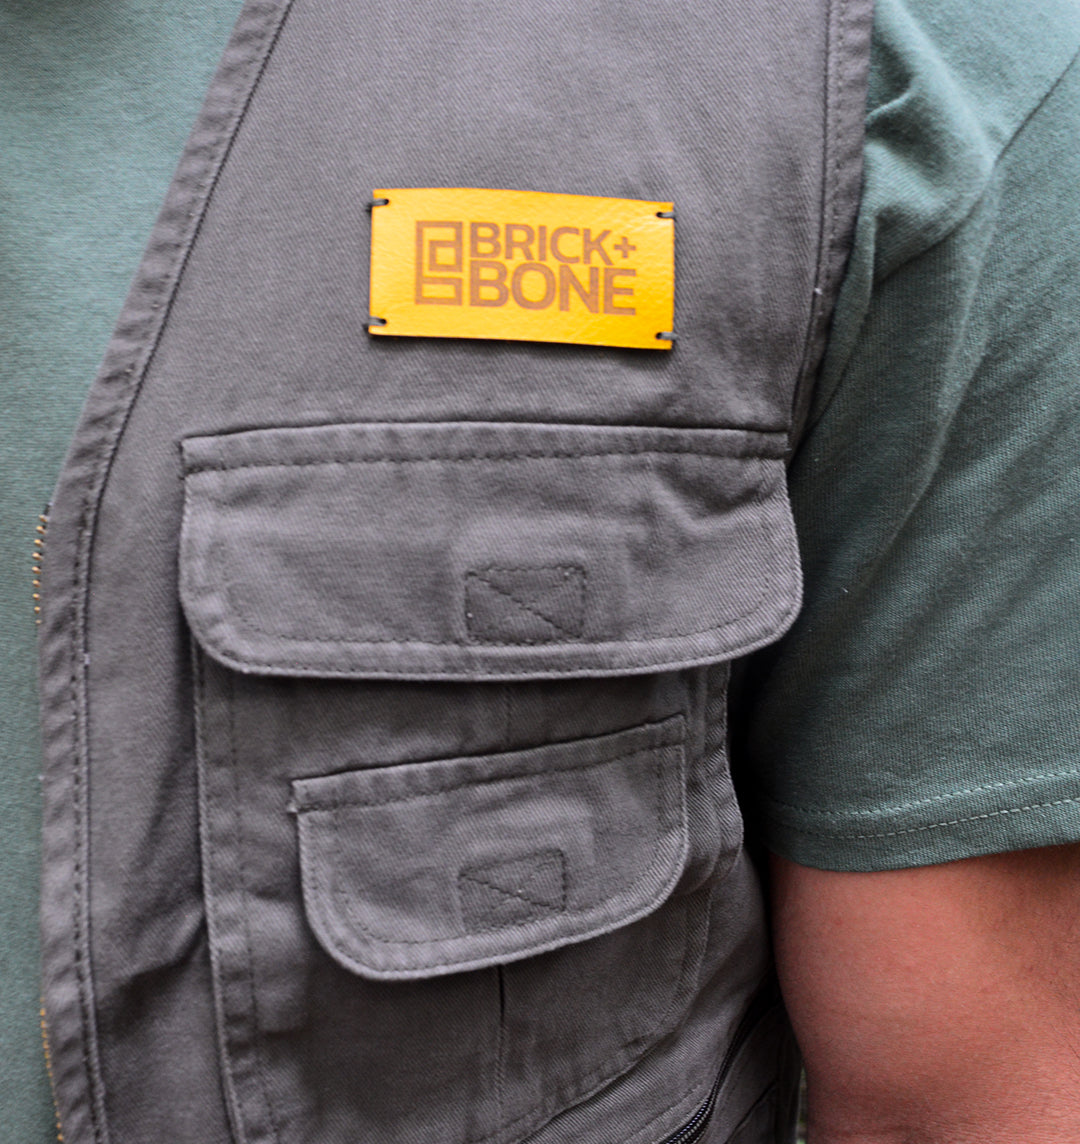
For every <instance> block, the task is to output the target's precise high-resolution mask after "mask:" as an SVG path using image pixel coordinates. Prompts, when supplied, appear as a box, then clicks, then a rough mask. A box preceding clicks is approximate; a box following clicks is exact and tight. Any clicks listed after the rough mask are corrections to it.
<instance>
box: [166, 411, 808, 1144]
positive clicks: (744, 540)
mask: <svg viewBox="0 0 1080 1144" xmlns="http://www.w3.org/2000/svg"><path fill="white" fill-rule="evenodd" d="M781 449H782V443H781V442H780V440H779V439H778V438H776V437H774V436H772V435H767V434H755V433H744V432H738V431H724V430H670V429H641V428H625V427H604V426H544V425H520V424H507V425H504V424H483V423H453V424H434V425H416V424H409V425H401V424H395V425H336V426H319V427H312V428H289V429H266V430H253V431H248V432H242V433H232V434H226V435H221V436H214V437H200V438H194V439H189V440H188V441H186V442H185V443H184V465H185V493H186V496H185V514H184V525H183V536H182V544H181V594H182V600H183V605H184V610H185V614H186V617H187V620H188V624H189V627H190V630H191V633H192V636H193V642H194V645H195V650H194V660H195V709H196V719H197V730H198V754H199V767H200V800H201V832H202V850H203V883H204V894H205V899H206V909H207V918H208V926H209V934H210V944H211V957H212V961H213V968H214V980H215V990H216V1000H217V1010H218V1020H219V1031H220V1042H221V1054H222V1068H223V1075H224V1078H225V1085H226V1090H227V1094H228V1098H229V1104H230V1108H231V1113H232V1116H233V1120H234V1131H235V1133H236V1136H237V1138H238V1139H239V1140H242V1141H245V1142H248V1144H256V1142H258V1144H263V1142H267V1144H269V1142H275V1144H285V1142H293V1141H297V1142H299V1141H305V1142H310V1141H318V1142H320V1144H322V1142H325V1144H346V1142H350V1144H351V1142H352V1141H354V1140H356V1139H367V1138H370V1139H378V1140H380V1141H384V1142H386V1144H398V1142H401V1144H405V1142H406V1141H407V1142H409V1144H427V1142H430V1144H475V1142H478V1141H487V1140H498V1141H511V1140H517V1139H522V1138H524V1137H525V1136H527V1135H529V1134H530V1133H533V1132H535V1131H536V1130H537V1129H538V1128H539V1127H540V1126H542V1125H543V1124H544V1123H546V1122H547V1121H549V1120H551V1119H552V1117H554V1116H556V1115H557V1114H558V1113H559V1112H561V1111H563V1110H565V1109H566V1108H568V1107H570V1106H572V1105H574V1104H575V1103H577V1102H580V1101H583V1100H584V1099H586V1098H587V1097H589V1096H591V1095H592V1094H594V1093H597V1092H598V1091H599V1090H601V1089H603V1087H604V1086H605V1085H608V1084H610V1083H611V1082H612V1081H613V1080H614V1078H617V1077H619V1076H621V1075H623V1074H625V1073H626V1072H627V1071H628V1070H629V1069H631V1068H632V1067H633V1065H634V1064H635V1063H636V1062H637V1061H638V1060H640V1059H641V1058H642V1056H643V1055H644V1054H646V1053H647V1052H648V1051H649V1050H650V1048H652V1047H653V1046H655V1045H656V1044H657V1043H659V1042H660V1041H661V1040H662V1039H663V1038H665V1037H666V1036H668V1035H669V1034H670V1033H671V1032H672V1031H673V1030H674V1029H676V1028H677V1027H678V1025H679V1023H680V1021H682V1020H683V1019H684V1017H685V1014H686V1011H687V1009H688V1006H689V1005H690V1004H691V1002H692V998H693V995H694V991H695V988H696V984H697V975H698V966H699V963H700V960H701V956H702V946H703V943H704V940H705V936H706V932H707V929H708V919H707V913H708V905H707V902H708V899H709V893H708V884H709V882H710V880H715V878H716V877H717V876H718V873H719V872H722V870H723V868H724V866H725V864H726V863H730V862H732V861H733V860H734V857H735V855H736V853H737V852H738V849H739V845H740V835H739V827H738V816H737V813H735V812H734V810H733V800H732V795H731V790H730V783H729V781H728V778H727V773H726V768H725V767H724V766H723V759H722V750H721V751H720V752H719V754H718V751H717V750H716V749H712V748H710V747H709V745H708V744H709V727H708V725H707V722H708V720H707V715H706V712H707V709H715V704H716V701H717V698H718V696H717V683H716V681H717V679H722V669H717V668H716V667H715V666H713V665H716V664H720V663H722V662H723V661H725V660H727V659H728V658H730V657H731V656H733V655H736V654H740V653H741V652H743V651H747V650H749V649H750V648H752V647H755V646H758V645H759V644H761V643H764V642H767V641H768V640H769V639H771V638H774V637H775V635H776V634H777V633H778V632H779V631H780V630H781V629H782V628H783V626H784V625H785V624H786V622H787V620H788V619H789V618H790V616H791V615H792V614H793V613H794V609H795V607H796V606H797V595H798V590H797V573H796V572H795V571H794V568H795V561H794V542H793V537H792V533H791V526H790V518H789V516H788V512H787V506H786V500H785V498H784V494H783V479H782V462H781V460H780V453H781ZM718 670H719V672H720V674H719V675H718ZM719 699H720V701H721V702H722V694H721V695H720V696H719ZM643 1119H645V1118H643Z"/></svg>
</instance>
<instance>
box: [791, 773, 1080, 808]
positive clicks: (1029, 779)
mask: <svg viewBox="0 0 1080 1144" xmlns="http://www.w3.org/2000/svg"><path fill="white" fill-rule="evenodd" d="M1074 778H1080V770H1076V769H1075V768H1074V769H1071V770H1067V771H1050V772H1048V773H1046V774H1041V775H1025V776H1023V777H1021V778H1018V779H1010V780H1008V781H1001V782H995V783H985V784H984V785H982V786H973V787H964V788H962V789H960V790H954V791H949V792H948V793H947V794H935V795H930V796H927V797H926V798H919V799H913V800H912V801H911V802H899V803H894V804H893V805H891V806H882V807H875V808H874V809H873V810H858V809H854V810H825V809H824V808H819V807H805V806H796V805H795V804H794V803H790V802H784V801H782V800H781V799H778V798H772V799H770V800H769V801H770V803H771V804H772V805H773V806H778V807H783V808H784V809H785V810H792V811H795V812H796V813H797V814H802V815H806V816H807V817H818V818H855V817H858V816H864V817H874V816H877V815H881V814H888V813H890V812H892V811H898V810H916V809H918V808H919V807H920V806H930V805H932V804H933V803H936V802H950V801H951V800H952V799H954V798H962V797H963V796H964V795H969V794H983V793H985V792H986V791H992V790H1011V789H1013V788H1015V787H1019V786H1023V785H1025V784H1026V785H1030V784H1032V783H1037V782H1044V781H1045V780H1047V779H1074Z"/></svg>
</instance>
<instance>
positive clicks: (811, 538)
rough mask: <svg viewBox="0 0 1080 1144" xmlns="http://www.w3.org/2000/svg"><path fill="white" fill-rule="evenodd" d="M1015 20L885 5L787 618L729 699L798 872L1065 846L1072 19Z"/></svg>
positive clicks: (1071, 755) (1079, 18)
mask: <svg viewBox="0 0 1080 1144" xmlns="http://www.w3.org/2000/svg"><path fill="white" fill-rule="evenodd" d="M931 7H933V11H934V17H933V19H930V18H929V17H927V18H920V9H926V11H927V12H930V9H931ZM972 7H973V8H978V7H980V6H972ZM950 8H955V12H954V13H953V16H954V17H955V20H954V22H953V23H952V24H950V18H951V17H950V15H949V12H948V11H945V10H947V9H950ZM1017 23H1018V22H1017V20H1016V16H1015V8H1014V7H1009V8H1007V7H1006V5H1005V4H1001V3H997V4H995V3H985V4H983V5H982V6H981V10H980V11H978V12H969V13H968V14H967V15H966V16H965V15H964V14H963V12H962V9H961V7H960V6H959V5H953V4H949V3H940V2H938V3H935V4H934V5H933V6H931V5H930V4H929V3H927V2H925V0H921V2H919V3H914V2H911V0H908V2H906V3H899V2H897V0H879V8H878V16H877V26H876V29H875V54H874V65H873V81H872V88H871V104H870V107H871V111H870V115H869V118H868V138H867V150H866V158H867V165H866V188H865V194H864V202H863V208H862V211H861V215H860V221H859V230H858V236H857V240H856V249H855V252H854V254H853V257H852V261H851V265H850V268H849V271H848V276H847V280H846V282H845V286H844V289H843V292H842V296H841V302H840V305H839V308H838V311H837V314H836V318H835V322H834V328H833V333H832V337H831V340H830V349H829V352H828V355H827V359H826V363H825V366H824V370H823V376H822V379H821V383H820V385H819V387H818V390H817V392H816V395H815V399H814V407H813V409H812V412H811V418H810V422H809V428H808V431H807V433H806V435H805V436H804V438H803V441H802V444H801V446H800V449H799V451H798V453H797V455H796V458H795V461H794V463H793V466H792V469H791V494H792V502H793V506H794V510H795V516H796V523H797V526H798V530H799V537H800V545H801V550H802V557H803V565H804V578H805V603H804V608H803V611H802V613H801V615H800V618H799V620H798V621H797V623H796V625H795V626H794V628H793V629H792V631H791V632H790V633H789V634H788V635H787V636H786V637H785V638H784V640H782V641H781V642H780V643H779V644H778V645H776V646H775V647H773V648H771V649H768V650H767V651H766V652H764V653H761V654H759V655H758V656H757V657H756V658H755V659H753V660H752V661H751V662H750V663H749V664H748V665H747V666H746V671H745V673H744V676H743V687H742V690H741V694H742V698H741V700H740V701H739V703H738V705H737V708H736V710H735V712H734V715H735V728H736V731H735V743H736V747H737V752H736V758H737V762H738V770H739V775H740V781H741V783H742V787H743V790H744V794H745V801H746V803H747V805H748V808H749V811H750V813H751V814H752V815H753V816H754V817H755V818H756V819H757V821H758V824H759V826H760V829H761V831H762V835H763V837H764V840H765V842H766V844H767V845H768V846H769V847H770V848H772V849H774V850H776V851H778V852H780V853H782V854H785V855H786V856H788V857H790V858H792V859H794V860H795V861H797V862H800V863H803V864H805V865H810V866H817V867H822V868H828V869H839V870H878V869H891V868H897V867H905V866H917V865H924V864H928V863H935V862H943V861H949V860H952V859H957V858H963V857H968V856H972V855H977V854H985V853H993V852H999V851H1005V850H1014V849H1022V848H1027V847H1034V846H1042V845H1049V844H1054V843H1063V842H1069V841H1074V840H1078V839H1080V148H1078V147H1077V140H1078V139H1080V65H1078V64H1077V63H1076V62H1075V60H1074V59H1073V58H1072V57H1073V56H1074V53H1075V51H1076V45H1077V43H1078V42H1080V15H1078V10H1077V9H1076V8H1075V6H1071V7H1070V6H1065V5H1061V4H1058V5H1054V4H1051V3H1045V4H1035V5H1033V6H1032V21H1031V22H1030V23H1029V24H1028V25H1027V26H1025V27H1023V28H1018V27H1014V26H1013V25H1016V24H1017ZM1070 61H1071V62H1070Z"/></svg>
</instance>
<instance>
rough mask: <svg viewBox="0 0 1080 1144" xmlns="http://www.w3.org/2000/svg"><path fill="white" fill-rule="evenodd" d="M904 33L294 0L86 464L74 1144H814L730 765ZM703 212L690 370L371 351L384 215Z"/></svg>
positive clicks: (60, 958)
mask: <svg viewBox="0 0 1080 1144" xmlns="http://www.w3.org/2000/svg"><path fill="white" fill-rule="evenodd" d="M869 24H870V12H869V4H868V3H865V2H863V0H852V2H842V0H832V2H831V3H829V2H826V0H798V2H797V3H794V4H792V3H784V4H781V3H771V2H770V3H765V4H755V5H745V4H737V3H727V2H725V3H719V4H709V5H696V4H684V5H676V6H674V7H672V6H671V5H670V4H668V5H664V6H660V5H653V4H629V5H628V4H615V3H606V2H605V3H596V4H590V5H584V6H583V5H579V4H568V3H566V4H563V3H555V4H545V5H536V6H524V5H495V4H474V3H459V2H457V0H453V2H450V3H444V4H440V5H432V6H426V5H422V6H411V7H405V8H393V7H386V6H376V5H368V4H366V3H352V2H348V0H293V3H292V4H287V3H278V2H272V0H252V2H250V3H248V4H247V5H246V7H245V8H244V10H243V13H242V15H241V17H240V20H239V23H238V25H237V28H236V31H235V33H234V36H233V39H232V41H231V43H230V46H229V48H228V50H227V52H226V55H225V58H224V60H223V62H222V65H221V68H220V70H219V73H218V75H217V77H216V78H215V80H214V82H213V85H212V87H211V90H210V92H209V95H208V97H207V101H206V104H205V107H204V110H203V113H202V115H201V118H200V120H199V123H198V124H197V126H196V129H195V131H194V133H193V135H192V138H191V141H190V144H189V146H188V149H187V151H186V153H185V156H184V158H183V160H182V163H181V166H180V169H179V171H178V174H177V176H176V179H175V181H174V184H173V186H172V188H171V190H170V192H169V196H168V199H167V202H166V204H165V207H164V210H163V213H162V216H161V219H160V221H159V224H158V226H157V229H156V230H155V233H154V236H153V238H152V241H151V243H150V247H149V249H148V251H147V254H146V256H145V259H144V262H143V264H142V267H141V268H140V271H139V273H138V275H137V278H136V282H135V284H134V286H133V289H132V293H131V295H130V297H129V300H128V303H127V305H126V307H125V310H124V313H123V315H122V317H121V320H120V323H119V325H118V327H117V330H116V333H115V336H114V340H113V342H112V345H111V347H110V350H109V353H108V356H107V359H106V362H105V364H104V366H103V369H102V372H101V374H100V376H99V378H98V379H97V382H96V383H95V386H94V388H93V390H92V392H91V395H90V397H89V400H88V403H87V406H86V410H85V413H84V416H83V420H82V423H81V425H80V427H79V430H78V432H77V434H76V437H75V440H74V442H73V444H72V448H71V451H70V454H69V457H68V461H67V464H66V466H65V470H64V473H63V475H62V477H61V481H60V485H59V487H58V490H57V494H56V498H55V502H54V505H53V508H52V512H51V515H50V521H49V527H48V534H47V542H46V549H45V552H46V555H45V574H44V588H43V596H44V600H43V608H44V614H43V626H42V640H41V650H42V686H43V697H44V698H43V702H44V731H45V743H46V754H47V760H46V838H45V852H46V854H45V859H46V868H45V876H44V893H43V935H44V946H45V997H46V1010H47V1023H48V1031H49V1036H50V1048H51V1060H52V1072H53V1080H54V1088H55V1092H56V1096H57V1102H58V1107H59V1113H60V1118H61V1121H62V1126H63V1131H64V1136H65V1139H66V1140H67V1141H68V1142H69V1144H90V1142H93V1144H106V1142H111V1144H134V1142H136V1141H149V1140H155V1141H156V1140H169V1141H171V1142H173V1144H226V1142H229V1141H236V1142H244V1144H294V1142H295V1144H299V1142H301V1141H303V1142H305V1144H347V1142H348V1144H352V1142H355V1141H358V1140H365V1141H366V1140H370V1141H379V1142H380V1144H480V1142H482V1141H484V1142H486V1141H491V1142H493V1144H494V1142H500V1144H502V1142H506V1144H509V1142H511V1141H518V1140H525V1139H530V1140H535V1141H537V1142H543V1144H556V1142H559V1144H561V1142H564V1141H565V1142H567V1144H569V1142H570V1141H574V1142H575V1144H581V1142H586V1141H596V1142H597V1144H599V1142H601V1141H603V1142H605V1144H606V1142H609V1141H612V1140H622V1141H627V1142H630V1141H632V1142H640V1144H654V1142H657V1144H658V1142H660V1141H665V1140H669V1139H670V1140H673V1141H678V1142H679V1144H690V1141H696V1140H709V1141H718V1142H719V1141H739V1142H741V1144H756V1142H762V1141H776V1140H783V1139H786V1138H787V1135H788V1132H789V1129H790V1122H791V1105H792V1101H791V1094H792V1087H793V1079H794V1075H795V1068H796V1065H795V1058H794V1054H793V1052H792V1049H791V1045H790V1038H789V1035H788V1033H787V1030H786V1026H785V1023H784V1020H783V1017H782V1014H781V1012H780V1011H779V1008H778V1005H777V1003H776V1001H775V997H774V995H773V991H772V989H771V987H770V985H769V984H768V982H769V965H768V954H767V939H766V936H765V930H764V924H763V916H762V908H761V900H760V892H759V889H758V885H757V881H756V878H755V875H754V871H753V868H752V866H751V865H750V863H749V861H748V859H747V856H746V853H745V850H744V847H743V839H742V826H741V818H740V815H739V811H738V807H737V804H736V802H735V799H734V796H733V793H732V789H731V784H730V779H729V775H728V768H727V760H726V729H725V705H726V681H727V675H728V664H729V663H730V661H731V660H732V659H734V658H736V657H738V656H740V655H743V654H745V653H746V652H749V651H751V650H753V649H754V648H757V647H760V646H762V645H764V644H766V643H768V642H770V641H772V640H774V639H775V638H777V637H778V636H779V635H780V634H781V632H782V631H783V630H784V629H785V627H786V626H787V624H788V623H789V622H790V621H791V619H792V618H793V616H794V614H795V612H796V610H797V607H798V601H799V570H798V559H797V551H796V547H795V539H794V535H793V530H792V525H791V519H790V514H789V511H788V504H787V497H786V491H785V480H784V462H785V458H786V456H787V453H788V449H789V442H790V434H791V432H792V426H793V422H794V421H797V419H798V407H799V405H800V399H799V397H798V396H797V395H799V394H802V393H805V382H806V380H807V379H808V378H810V377H812V374H813V370H814V367H815V365H816V362H817V360H818V358H819V356H820V352H821V348H822V344H823V339H824V331H825V324H826V322H827V319H828V315H829V312H830V310H831V306H832V302H833V297H834V294H835V290H836V286H837V283H838V279H839V277H840V273H841V270H842V266H843V260H844V257H845V254H846V251H847V247H848V244H849V241H850V233H851V227H852V223H853V219H854V213H855V207H856V201H857V195H858V181H859V164H860V156H861V132H860V120H861V114H862V108H863V100H864V91H865V71H866V58H867V51H868V40H869ZM385 186H390V187H393V186H399V187H401V186H480V187H496V188H500V187H505V188H514V189H529V190H538V191H559V192H569V193H575V194H589V195H601V196H611V197H625V198H638V199H647V200H660V201H666V200H672V201H674V202H675V204H676V213H677V222H676V308H675V314H676V333H677V335H678V342H677V346H676V348H675V349H674V350H673V351H672V352H670V353H663V352H646V351H632V350H612V349H600V348H596V347H589V346H584V347H582V346H573V347H571V346H557V345H535V344H522V343H509V342H465V341H460V342H459V341H453V340H426V339H400V340H398V339H393V338H387V337H382V338H371V337H369V335H368V334H367V332H366V322H367V316H368V311H367V300H366V299H367V282H366V278H367V267H368V241H369V235H370V220H369V216H368V214H367V209H366V207H367V202H368V199H369V197H370V194H371V191H372V189H373V188H375V187H385Z"/></svg>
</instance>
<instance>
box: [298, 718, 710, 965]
mask: <svg viewBox="0 0 1080 1144" xmlns="http://www.w3.org/2000/svg"><path fill="white" fill-rule="evenodd" d="M684 735H685V731H684V720H683V719H682V717H681V716H676V717H674V718H671V719H667V720H665V721H663V722H661V723H654V724H646V725H645V726H641V727H635V728H632V729H630V730H629V731H620V732H617V733H615V734H612V735H602V736H598V737H596V738H591V739H580V740H576V741H574V742H570V743H558V744H552V745H547V746H543V747H537V748H533V749H530V750H523V751H511V752H507V753H504V754H498V755H486V756H480V757H471V758H459V759H442V760H438V761H435V762H430V763H410V764H405V765H399V766H393V767H383V768H373V769H368V770H359V771H349V772H346V773H343V774H337V775H330V776H324V777H319V778H310V779H298V780H295V781H294V782H293V784H292V789H293V805H292V808H291V809H292V811H293V812H294V813H295V814H296V816H297V819H298V822H299V834H300V865H301V872H302V881H303V894H304V909H305V912H306V914H307V918H308V922H309V923H310V925H311V927H312V929H313V930H314V932H315V934H316V936H317V937H318V939H319V942H320V944H321V945H322V946H323V948H324V949H325V950H326V952H327V953H329V954H330V956H331V957H333V958H334V959H335V960H336V961H338V962H339V963H340V964H341V965H344V966H345V967H346V968H348V969H351V970H352V971H353V972H355V973H359V974H362V975H363V976H365V977H373V978H382V979H395V978H414V977H432V976H437V975H440V974H445V973H455V972H459V971H462V970H467V969H478V968H480V967H482V966H486V965H494V964H498V963H502V962H508V961H515V960H518V959H519V958H523V957H530V956H532V955H534V954H537V953H542V952H544V951H545V950H550V949H556V948H558V947H559V946H563V945H568V944H570V943H573V942H578V941H584V940H585V939H587V938H591V937H596V936H598V935H600V934H603V933H608V932H610V931H611V930H614V929H617V928H619V927H620V926H624V925H627V924H628V923H630V922H632V921H635V920H637V919H638V918H640V917H644V916H645V915H646V914H648V913H651V912H652V911H653V910H654V909H655V908H656V907H657V906H659V905H660V904H661V903H662V902H663V901H664V900H665V899H666V898H667V897H668V895H669V894H670V893H671V890H672V888H673V887H674V885H675V883H676V882H677V881H678V878H679V875H680V874H681V872H682V870H683V867H684V865H685V862H686V856H687V846H688V842H687V817H686V806H685V782H686V779H685V773H684V769H685V768H684V753H683V738H684Z"/></svg>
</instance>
